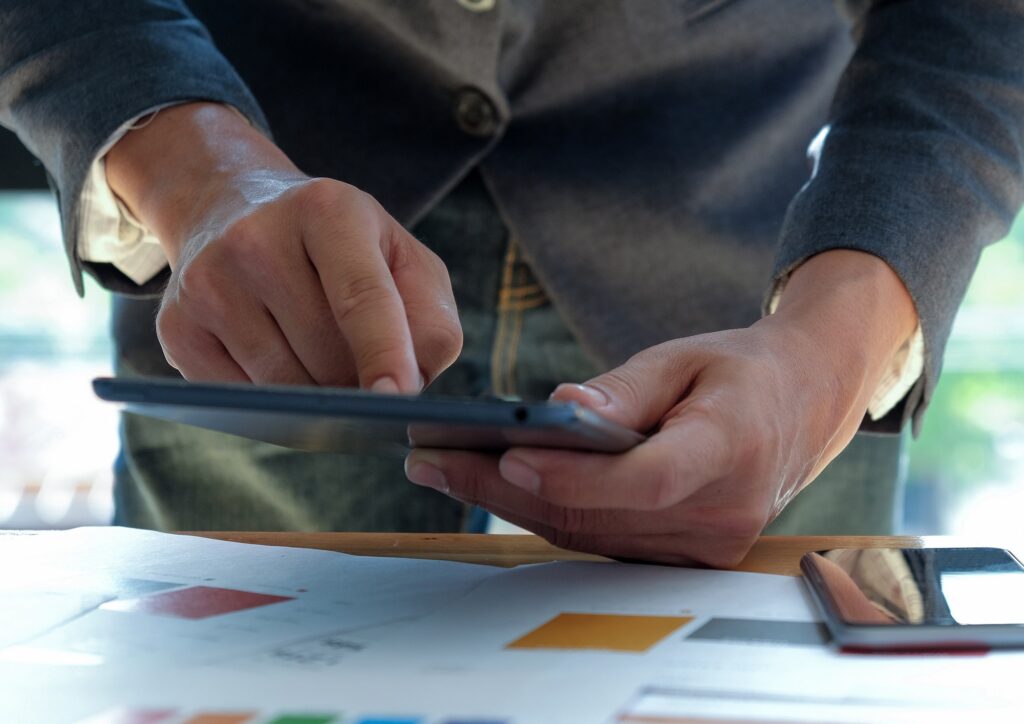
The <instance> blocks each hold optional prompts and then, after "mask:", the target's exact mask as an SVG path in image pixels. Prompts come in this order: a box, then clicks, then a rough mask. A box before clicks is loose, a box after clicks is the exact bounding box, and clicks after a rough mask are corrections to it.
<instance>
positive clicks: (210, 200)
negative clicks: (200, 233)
mask: <svg viewBox="0 0 1024 724" xmlns="http://www.w3.org/2000/svg"><path fill="white" fill-rule="evenodd" d="M106 171H107V181H108V183H109V184H110V188H111V190H112V191H113V192H114V193H115V194H116V195H117V196H118V197H119V198H120V199H121V201H122V202H123V203H124V204H125V205H126V206H127V208H128V209H129V210H130V211H131V212H132V214H134V215H135V217H136V218H138V219H139V220H140V221H141V222H142V223H144V224H145V225H146V226H147V227H149V228H150V229H152V231H153V232H154V234H155V235H156V237H157V238H158V239H159V241H160V245H161V246H162V247H163V249H164V252H165V253H166V254H167V257H168V260H169V261H170V262H171V265H172V266H175V264H176V261H177V258H178V256H179V254H180V251H181V247H182V245H183V244H184V243H185V241H186V240H187V238H188V237H189V236H190V234H191V233H192V231H194V230H195V229H196V228H197V227H198V226H200V225H201V224H202V221H201V220H202V219H203V218H204V217H205V216H206V215H207V213H208V212H209V210H210V209H211V208H213V207H215V206H217V205H218V204H220V203H223V202H224V201H230V200H231V199H232V198H233V197H240V196H242V187H243V186H244V185H245V184H244V181H245V179H246V178H247V177H249V176H252V175H254V174H258V175H261V176H264V177H265V176H267V175H268V174H270V175H278V176H281V177H287V178H296V177H300V176H301V175H302V174H301V172H300V171H299V170H298V169H297V168H296V167H295V165H294V164H292V162H291V161H290V160H289V159H288V157H287V156H285V154H284V153H283V152H282V151H281V150H280V149H279V148H277V146H275V145H274V144H273V143H272V142H271V141H270V140H269V139H268V138H266V137H265V136H264V135H263V134H262V133H260V132H259V131H258V130H256V129H255V128H253V127H252V126H251V125H250V124H249V123H248V122H247V121H246V120H245V119H244V118H243V117H241V116H240V115H239V114H238V113H236V112H235V111H233V110H232V109H231V108H229V107H227V106H224V105H220V104H216V103H186V104H183V105H179V106H172V107H170V108H166V109H164V110H162V111H161V112H160V113H159V114H158V115H157V116H156V117H154V118H153V120H152V121H151V122H149V123H147V124H146V125H145V126H143V127H141V128H138V129H136V130H133V131H130V132H129V133H127V134H126V135H125V136H124V137H123V138H122V139H121V140H120V141H118V142H117V143H116V144H115V145H114V147H113V148H111V149H110V151H109V152H108V154H107V156H106ZM238 200H243V199H241V198H239V199H238Z"/></svg>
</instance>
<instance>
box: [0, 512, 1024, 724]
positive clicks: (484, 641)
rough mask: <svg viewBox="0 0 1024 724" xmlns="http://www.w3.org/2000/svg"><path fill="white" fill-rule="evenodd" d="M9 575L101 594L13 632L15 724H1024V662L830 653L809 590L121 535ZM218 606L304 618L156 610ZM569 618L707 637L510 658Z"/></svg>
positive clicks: (696, 576) (24, 548)
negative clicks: (692, 719) (123, 723)
mask: <svg viewBox="0 0 1024 724" xmlns="http://www.w3.org/2000/svg"><path fill="white" fill-rule="evenodd" d="M0 562H2V563H0V565H2V566H3V571H4V574H5V575H4V577H3V580H4V581H6V584H5V585H7V587H8V588H9V589H11V590H18V591H20V592H21V593H20V594H19V595H21V596H23V597H24V596H28V597H31V596H39V597H40V598H39V600H40V601H42V600H43V599H45V598H47V597H49V596H52V595H54V592H55V591H60V592H62V593H61V595H71V594H73V593H74V592H75V591H77V592H79V593H80V594H82V595H84V596H94V598H91V599H88V600H87V601H85V602H84V603H83V602H82V601H79V603H78V604H76V605H71V604H72V601H71V600H70V599H68V600H67V601H60V602H58V601H57V599H54V598H51V599H50V600H49V603H52V604H53V605H52V606H49V605H46V606H42V607H41V609H40V614H39V617H38V622H37V623H33V624H32V626H33V627H34V628H31V629H30V628H29V627H25V626H21V627H19V623H18V622H11V621H10V620H0V626H2V627H3V628H0V631H3V632H4V635H5V636H7V638H5V640H8V641H14V640H17V642H18V643H16V644H15V645H12V646H8V647H7V648H3V649H0V721H5V722H6V721H12V722H15V721H16V722H29V723H31V722H35V721H39V722H44V721H45V722H63V721H80V720H84V719H88V718H89V717H95V716H97V715H103V716H106V719H105V721H115V720H116V719H114V718H113V717H112V716H107V714H104V712H106V713H108V714H109V713H110V712H112V711H115V710H124V711H135V710H137V709H147V710H153V709H161V708H166V709H167V710H168V711H170V712H173V714H172V715H170V716H169V717H168V718H166V719H165V720H161V721H162V722H164V721H166V722H168V723H173V722H185V721H187V720H188V718H189V717H191V716H193V715H196V714H201V713H211V712H218V711H219V712H232V711H233V712H247V713H250V714H251V718H250V719H249V721H252V722H269V721H271V720H272V719H273V717H275V716H277V715H283V714H288V713H317V712H320V713H325V714H331V715H335V716H337V718H338V720H339V721H342V720H343V721H345V722H356V721H359V720H360V719H361V718H363V717H369V716H377V717H382V718H387V717H392V718H395V719H396V720H397V719H399V718H402V717H404V718H406V719H408V720H412V721H416V722H418V723H419V724H441V723H442V722H447V721H449V720H458V719H460V718H461V719H463V720H466V721H494V722H506V723H508V724H512V723H517V724H522V723H525V722H529V723H531V724H532V723H534V722H540V723H544V722H552V723H556V722H557V723H558V724H573V723H575V722H580V723H586V724H595V723H600V722H623V723H624V724H629V723H630V722H635V721H640V720H642V718H643V717H647V718H651V717H661V718H662V719H664V720H665V721H669V722H671V721H673V720H674V719H675V720H682V719H685V718H686V717H688V716H705V717H708V718H714V717H733V718H742V717H748V716H752V717H760V718H764V719H775V720H779V719H782V720H792V721H822V720H828V721H879V720H881V721H919V720H922V719H929V720H936V721H953V720H960V721H962V720H975V721H986V722H988V721H1015V720H1018V719H1019V715H1018V714H1017V713H1018V712H1020V711H1024V694H1022V693H1021V691H1020V687H1019V683H1018V682H1019V680H1020V675H1021V673H1022V672H1024V654H1020V653H1000V654H990V655H987V656H889V657H886V656H850V655H842V654H838V653H836V652H835V651H833V650H832V649H830V648H829V647H827V646H826V645H824V644H822V643H821V642H820V641H816V640H815V639H814V635H813V633H814V631H815V630H817V627H816V623H815V622H816V618H817V617H816V615H815V611H814V609H813V607H812V606H811V603H810V601H809V599H808V597H807V595H806V593H805V591H804V588H803V584H802V582H801V581H800V580H799V579H796V578H790V577H785V576H769V575H760V574H744V573H729V572H719V571H703V570H687V569H674V568H666V567H659V566H642V565H626V564H618V563H551V564H542V565H536V566H525V567H521V568H517V569H500V568H490V567H486V566H474V565H467V564H457V563H445V562H434V561H423V560H415V561H414V560H403V559H387V558H362V557H355V556H347V555H343V554H337V553H330V552H324V551H311V550H301V549H287V548H273V547H265V546H249V545H242V544H234V543H227V542H222V541H211V540H207V539H202V538H193V537H187V536H170V535H164V534H158V533H151V532H142V531H130V530H120V529H83V530H77V531H70V532H66V533H56V534H46V535H41V536H35V537H28V536H26V537H16V538H11V539H8V540H4V539H3V538H2V537H0ZM204 587H205V588H204ZM208 588H214V589H228V596H229V598H230V596H231V595H235V594H237V595H241V596H243V597H244V596H256V597H259V596H272V597H280V598H282V599H287V600H280V601H279V600H276V599H275V602H273V603H266V604H263V605H258V606H253V607H250V608H246V609H243V610H233V611H231V612H228V613H222V614H217V615H205V614H204V615H200V616H197V617H195V618H189V617H187V616H185V615H184V614H182V613H181V612H180V611H176V612H174V613H173V615H172V614H168V613H167V612H166V611H165V612H162V613H161V612H154V611H153V610H151V609H150V608H146V606H150V605H151V604H152V602H153V601H166V600H168V596H169V594H175V595H177V594H176V593H175V592H181V591H186V592H188V593H187V594H186V595H189V596H191V595H192V594H193V593H195V592H196V591H197V590H198V591H203V590H206V589H208ZM173 597H174V596H170V598H173ZM214 599H215V603H216V602H217V601H219V600H220V599H219V598H217V597H216V596H215V597H214ZM27 601H28V598H22V599H21V600H20V601H14V602H13V603H11V608H9V609H8V610H9V611H15V615H17V614H16V612H17V610H19V607H22V608H23V606H24V604H25V603H26V602H27ZM200 604H201V606H202V605H206V604H205V603H203V602H202V601H200ZM201 606H200V607H201ZM44 609H46V610H44ZM567 613H569V614H584V615H587V614H600V615H613V616H619V615H621V616H658V617H684V618H689V619H691V620H690V621H689V622H681V623H680V624H679V626H678V628H675V629H674V630H672V631H671V633H667V634H665V635H664V636H661V637H660V638H658V639H657V640H653V641H652V643H650V645H649V647H648V648H646V649H644V650H635V651H623V650H611V649H608V648H605V649H596V650H595V649H579V648H531V649H525V648H513V649H510V648H507V647H508V644H509V643H511V642H513V641H516V640H518V639H519V638H521V637H522V636H524V635H526V634H528V633H530V632H531V631H534V630H535V629H537V628H538V627H540V626H542V625H544V624H545V623H547V622H548V621H551V620H552V619H553V618H555V617H557V616H559V615H561V614H567ZM705 626H707V627H708V628H706V629H705ZM17 630H20V631H21V632H22V633H21V634H19V635H18V636H16V637H13V638H12V637H11V636H10V635H9V634H10V632H11V631H17ZM36 630H38V631H39V634H38V635H34V636H29V637H28V640H26V637H25V636H24V632H25V631H30V632H31V631H36ZM710 632H713V633H710ZM751 632H753V633H751ZM94 721H104V719H102V718H101V719H98V720H97V719H94Z"/></svg>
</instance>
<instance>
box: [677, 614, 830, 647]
mask: <svg viewBox="0 0 1024 724" xmlns="http://www.w3.org/2000/svg"><path fill="white" fill-rule="evenodd" d="M688 638H690V639H699V640H704V641H736V642H741V643H756V644H784V645H789V646H824V645H825V644H827V643H828V642H829V635H828V630H827V629H826V628H825V625H824V624H822V623H811V622H807V621H769V620H765V619H753V618H713V619H711V620H710V621H708V622H707V623H706V624H704V625H703V626H701V627H700V628H699V629H697V630H696V631H694V632H693V633H692V634H690V636H689V637H688Z"/></svg>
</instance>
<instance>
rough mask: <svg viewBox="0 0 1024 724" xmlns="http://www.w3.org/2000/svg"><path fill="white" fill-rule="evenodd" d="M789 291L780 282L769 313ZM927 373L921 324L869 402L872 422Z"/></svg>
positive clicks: (903, 346) (902, 348) (771, 312)
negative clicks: (784, 291)
mask: <svg viewBox="0 0 1024 724" xmlns="http://www.w3.org/2000/svg"><path fill="white" fill-rule="evenodd" d="M785 288H786V282H785V281H783V282H782V283H780V284H779V285H778V286H777V287H776V288H775V290H774V291H773V293H772V298H771V301H770V302H769V303H768V313H769V314H774V313H775V309H776V308H777V307H778V306H779V299H780V298H781V297H782V292H783V290H784V289H785ZM923 372H924V334H923V333H922V332H921V324H920V323H918V325H917V327H915V328H914V331H913V333H912V334H911V335H910V337H909V338H907V340H906V341H904V342H903V344H902V345H900V348H899V349H898V350H896V354H894V355H893V356H892V359H891V360H890V361H889V366H888V368H886V370H885V372H884V373H883V374H882V378H881V379H880V380H879V382H878V387H876V388H875V392H874V394H872V395H871V400H870V401H869V402H868V415H869V416H870V417H871V419H872V420H881V419H882V418H883V417H885V416H886V415H887V414H888V413H889V412H890V411H891V410H892V409H893V408H894V407H896V405H897V404H898V403H899V401H900V400H902V399H903V398H904V397H906V396H907V393H908V392H910V389H911V388H912V387H913V386H914V384H915V383H916V382H917V381H918V380H919V379H921V374H922V373H923Z"/></svg>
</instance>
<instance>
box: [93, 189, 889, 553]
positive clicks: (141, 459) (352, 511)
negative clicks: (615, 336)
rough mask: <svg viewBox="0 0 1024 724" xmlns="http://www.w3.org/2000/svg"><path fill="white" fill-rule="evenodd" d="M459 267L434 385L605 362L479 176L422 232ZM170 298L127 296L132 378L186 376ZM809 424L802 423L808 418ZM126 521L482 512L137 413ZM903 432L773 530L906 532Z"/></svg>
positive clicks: (359, 526) (386, 470)
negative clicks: (443, 367) (569, 319)
mask: <svg viewBox="0 0 1024 724" xmlns="http://www.w3.org/2000/svg"><path fill="white" fill-rule="evenodd" d="M412 232H413V233H414V235H415V236H416V237H417V238H418V239H420V240H421V241H422V242H423V243H424V244H426V245H427V246H428V247H430V248H431V249H433V250H434V251H435V252H436V253H437V254H438V255H440V257H441V258H442V259H444V260H445V262H446V263H447V265H448V268H449V272H450V275H451V279H452V286H453V288H454V290H455V298H456V302H457V304H458V308H459V317H460V320H461V322H462V326H463V330H464V332H465V340H466V341H465V347H464V349H463V352H462V354H461V355H460V357H459V359H458V361H457V362H456V363H455V364H454V365H453V366H452V367H451V368H449V369H448V370H447V371H445V372H444V374H442V375H441V376H440V377H439V378H438V379H437V380H436V381H434V383H433V384H432V385H431V386H430V392H431V393H434V394H447V395H462V396H475V395H499V396H519V397H522V398H524V399H543V398H544V397H546V396H547V395H548V394H549V393H550V392H551V390H553V389H554V387H555V385H557V384H558V383H560V382H565V381H583V380H586V379H588V378H589V377H592V376H594V375H595V374H597V373H598V372H599V371H600V370H599V368H598V366H597V365H596V364H595V362H594V361H593V360H591V359H590V358H589V357H588V356H587V354H586V353H585V352H584V351H583V349H582V348H581V347H580V345H579V344H578V343H577V341H576V339H575V338H574V336H573V334H572V332H571V331H570V330H569V329H567V328H566V326H565V324H564V323H563V321H562V319H561V317H560V316H559V314H558V311H557V309H556V308H555V307H554V306H553V305H552V304H551V303H550V301H549V300H548V299H547V297H546V296H545V293H544V290H543V288H542V287H541V285H540V284H539V283H538V282H537V280H536V279H535V278H534V276H533V275H532V273H531V271H530V266H529V263H528V260H526V259H524V258H523V256H522V253H521V251H520V247H519V245H518V244H517V243H516V239H515V238H514V236H513V235H511V234H510V233H509V230H508V229H507V227H506V226H505V224H504V223H503V221H502V218H501V216H500V214H499V212H498V210H497V208H496V207H495V205H494V203H493V201H492V200H491V198H490V195H489V194H488V192H487V190H486V187H485V186H484V184H483V182H482V180H481V179H480V177H479V175H478V174H476V173H473V174H471V175H470V176H469V177H467V178H466V179H465V180H464V181H463V182H462V183H461V184H460V185H459V186H457V187H456V188H455V189H454V190H453V191H451V192H450V193H449V194H448V196H447V197H446V198H445V199H444V200H443V201H441V202H440V203H439V204H438V205H437V206H436V207H435V208H434V209H433V210H432V211H431V212H430V213H429V214H428V215H427V216H426V217H424V218H423V219H422V220H421V221H420V222H419V223H418V224H417V225H416V226H415V228H413V229H412ZM155 315H156V301H155V300H147V299H131V298H126V297H120V298H117V299H116V301H115V305H114V318H113V333H114V339H115V350H116V365H115V367H116V372H117V374H118V375H120V376H125V377H136V376H177V372H176V371H175V370H174V369H173V368H171V367H170V366H168V365H167V363H166V361H165V360H164V357H163V353H162V352H161V350H160V346H159V343H158V342H157V339H156V335H155V332H154V324H153V320H154V318H155ZM794 424H799V421H794ZM121 442H122V450H121V455H120V456H119V458H118V461H117V463H116V465H115V473H116V476H115V477H116V486H115V505H116V512H115V522H117V523H118V524H121V525H130V526H136V527H145V528H155V529H162V530H211V529H220V530H347V531H437V532H441V531H449V532H451V531H460V530H461V531H471V530H477V529H479V528H480V527H481V523H482V522H483V521H485V520H486V518H485V516H481V515H480V514H479V511H475V510H473V509H470V508H468V507H467V506H464V505H463V504H461V503H459V502H457V501H455V500H452V499H450V498H447V497H445V496H443V495H440V494H438V493H436V492H434V491H431V490H427V489H424V488H420V487H418V486H415V485H412V484H410V483H408V482H407V481H406V479H405V475H404V473H403V471H402V461H401V460H395V459H390V458H377V457H362V456H352V455H336V454H325V453H306V452H298V451H294V450H289V449H285V448H281V447H276V446H273V445H267V444H263V443H258V442H253V441H250V440H246V439H242V438H237V437H233V436H230V435H224V434H220V433H215V432H209V431H206V430H201V429H198V428H192V427H188V426H184V425H179V424H176V423H170V422H164V421H160V420H153V419H149V418H145V417H141V416H138V415H131V414H125V415H123V417H122V424H121ZM900 451H901V445H900V439H899V438H898V437H888V438H886V437H867V436H858V438H857V439H856V440H855V441H854V443H853V444H852V445H851V446H850V447H849V448H848V449H847V451H845V452H844V453H843V454H842V455H841V456H840V457H839V458H838V459H837V460H836V461H835V462H833V463H832V465H830V466H829V468H828V469H827V470H826V471H825V472H824V473H823V474H822V476H821V477H820V478H819V479H818V480H817V481H816V482H815V483H814V485H812V486H811V488H809V489H808V490H806V491H805V492H804V493H801V495H800V496H798V497H797V499H796V500H794V501H793V502H792V503H791V504H790V506H789V507H788V508H787V510H786V511H784V512H783V514H782V516H780V518H779V519H778V520H777V521H775V523H773V524H772V525H771V526H770V527H769V529H768V531H767V532H770V533H780V534H781V533H785V534H798V533H804V534H811V533H816V534H840V533H848V534H885V533H891V532H893V528H894V521H895V517H896V514H897V512H898V502H899V500H900V497H901V496H900V492H901V487H900V485H899V481H900V479H901V476H900Z"/></svg>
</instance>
